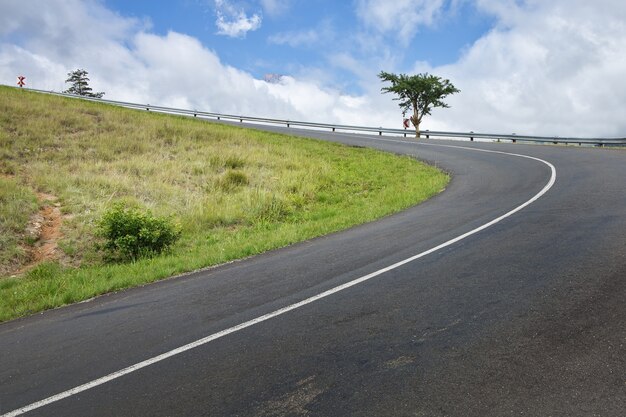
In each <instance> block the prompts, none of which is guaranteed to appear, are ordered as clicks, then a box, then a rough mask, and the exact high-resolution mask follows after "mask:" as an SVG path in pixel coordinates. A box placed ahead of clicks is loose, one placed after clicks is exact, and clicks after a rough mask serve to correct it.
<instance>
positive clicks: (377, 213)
mask: <svg viewBox="0 0 626 417" xmlns="http://www.w3.org/2000/svg"><path fill="white" fill-rule="evenodd" d="M447 181H448V176H447V175H445V174H443V173H441V172H439V171H437V170H436V169H434V168H432V167H429V166H425V165H423V164H421V163H418V162H417V161H415V160H412V159H410V158H406V157H397V156H393V155H389V154H384V153H381V152H377V151H373V150H369V149H357V148H350V147H345V146H341V145H336V144H331V143H326V142H321V141H314V140H309V139H302V138H296V137H291V136H286V135H280V134H273V133H266V132H259V131H254V130H247V129H242V128H236V127H230V126H225V125H220V124H214V123H208V122H205V121H201V120H194V119H188V118H183V117H176V116H168V115H159V114H151V113H143V112H138V111H133V110H128V109H122V108H117V107H113V106H108V105H103V104H96V103H90V102H84V101H81V100H74V99H67V98H60V97H54V96H47V95H42V94H37V93H32V92H28V91H21V90H17V89H13V88H8V87H0V236H2V238H1V240H0V243H1V247H0V276H4V278H1V279H0V320H7V319H10V318H13V317H17V316H21V315H25V314H29V313H32V312H35V311H39V310H42V309H45V308H50V307H55V306H59V305H63V304H66V303H71V302H75V301H79V300H83V299H86V298H89V297H92V296H94V295H97V294H102V293H105V292H109V291H115V290H118V289H121V288H127V287H129V286H133V285H139V284H143V283H146V282H150V281H154V280H157V279H161V278H165V277H168V276H171V275H174V274H178V273H182V272H186V271H191V270H195V269H198V268H202V267H206V266H210V265H216V264H219V263H223V262H227V261H230V260H233V259H238V258H242V257H245V256H249V255H253V254H257V253H261V252H263V251H266V250H270V249H274V248H278V247H281V246H285V245H288V244H292V243H294V242H298V241H302V240H306V239H310V238H312V237H315V236H319V235H322V234H327V233H330V232H334V231H337V230H341V229H344V228H347V227H350V226H353V225H356V224H359V223H363V222H367V221H371V220H374V219H376V218H379V217H381V216H385V215H387V214H390V213H393V212H397V211H399V210H402V209H404V208H407V207H409V206H411V205H415V204H417V203H419V202H421V201H423V200H424V199H426V198H428V197H430V196H432V195H434V194H436V193H438V192H440V191H441V190H442V189H443V188H444V187H445V185H446V183H447ZM120 202H121V203H123V204H126V205H129V206H137V207H140V208H143V209H150V210H151V211H152V212H153V213H155V214H157V215H165V216H173V217H175V218H176V219H177V220H178V221H179V222H180V224H181V225H182V230H183V234H182V236H183V237H182V239H181V241H180V242H179V243H178V244H177V245H176V246H175V247H173V248H172V250H171V251H170V252H169V253H167V254H165V255H162V256H160V257H157V258H152V259H144V260H139V261H137V262H134V263H125V264H111V263H107V262H106V259H105V257H104V256H103V253H102V252H101V251H100V250H99V243H100V242H99V241H98V238H97V237H96V235H95V230H96V224H97V221H98V219H100V217H101V216H102V214H103V213H104V212H105V211H106V210H107V209H109V208H110V207H111V206H113V205H114V204H115V203H120Z"/></svg>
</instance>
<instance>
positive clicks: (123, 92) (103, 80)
mask: <svg viewBox="0 0 626 417" xmlns="http://www.w3.org/2000/svg"><path fill="white" fill-rule="evenodd" d="M19 10H20V7H17V6H15V7H13V6H10V5H7V4H6V3H3V4H2V5H0V28H3V29H0V30H3V32H2V35H3V39H2V40H0V82H2V83H5V84H9V85H14V84H15V77H16V76H17V75H18V74H22V73H23V74H24V75H26V76H27V85H28V86H29V87H32V88H39V89H46V90H55V91H61V90H63V89H65V88H66V86H65V84H64V80H65V79H66V78H67V75H66V74H67V72H68V71H70V70H73V69H75V68H85V69H87V70H88V71H89V76H90V78H91V83H90V84H91V86H92V87H93V88H94V90H97V91H105V92H106V98H109V99H112V100H123V101H130V102H137V103H150V104H159V105H164V106H172V107H180V108H189V109H198V110H206V111H215V112H223V113H232V114H243V115H253V116H265V117H275V118H288V119H292V120H316V121H322V122H331V123H332V122H335V123H338V122H346V123H348V122H349V123H356V122H359V123H365V122H366V121H368V118H367V116H366V115H367V114H368V113H370V112H374V111H375V108H369V109H366V108H364V107H362V108H356V107H355V106H354V103H355V102H358V101H359V100H360V98H359V97H358V96H351V95H347V94H343V93H341V92H340V91H339V90H336V89H331V88H322V87H320V86H318V85H317V84H316V83H314V82H311V81H308V82H307V81H301V80H296V79H294V78H292V77H285V79H284V80H283V82H281V83H280V84H269V83H266V82H264V81H262V80H258V79H255V78H254V77H253V76H252V75H250V74H249V73H247V72H245V71H241V70H239V69H237V68H234V67H232V66H229V65H226V64H224V63H223V62H222V61H221V60H220V58H219V56H217V54H216V53H215V52H213V51H211V50H209V49H207V48H206V47H205V46H204V45H202V44H201V43H200V41H198V40H197V39H195V38H193V37H190V36H187V35H184V34H181V33H176V32H169V33H168V34H166V35H164V36H161V35H156V34H154V33H150V31H149V30H147V29H146V26H145V25H144V24H143V23H142V22H139V21H136V20H133V19H127V18H124V17H121V16H118V15H116V14H114V13H110V12H108V11H107V10H106V9H105V8H104V7H103V6H102V4H101V3H99V2H95V1H94V2H85V1H80V0H57V1H52V0H51V1H47V2H44V3H41V4H39V5H37V11H38V12H37V13H33V14H30V13H28V12H23V13H21V12H20V13H18V12H19ZM14 11H15V12H16V13H13V12H14ZM103 13H104V14H106V18H107V25H110V26H109V27H117V28H118V29H119V30H117V31H107V30H102V31H99V30H95V31H94V30H92V28H93V27H99V25H104V24H103V23H100V19H101V17H102V14H103ZM6 16H11V19H8V18H6ZM33 16H35V17H33ZM9 22H11V26H10V29H8V27H9V26H5V25H3V23H7V24H8V23H9ZM63 39H71V45H63V44H60V45H55V44H54V43H56V42H62V40H63ZM363 100H365V99H363ZM388 108H390V109H391V108H392V107H391V106H388ZM382 113H384V112H382ZM379 114H381V113H379ZM390 114H392V112H390Z"/></svg>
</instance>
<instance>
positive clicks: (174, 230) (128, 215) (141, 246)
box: [98, 203, 181, 261]
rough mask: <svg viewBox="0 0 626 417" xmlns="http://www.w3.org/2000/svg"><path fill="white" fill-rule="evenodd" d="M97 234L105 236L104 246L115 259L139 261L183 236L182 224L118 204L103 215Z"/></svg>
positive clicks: (157, 252)
mask: <svg viewBox="0 0 626 417" xmlns="http://www.w3.org/2000/svg"><path fill="white" fill-rule="evenodd" d="M98 229H99V230H98V234H99V235H100V236H101V237H103V238H105V239H106V243H105V244H104V249H106V250H107V251H108V252H109V255H111V259H112V260H116V259H120V260H133V261H134V260H137V259H138V258H141V257H147V256H153V255H156V254H159V253H161V252H163V251H164V250H166V249H168V248H169V247H170V246H171V245H173V244H174V243H175V242H176V241H177V240H178V239H179V238H180V235H181V229H180V225H178V224H177V223H175V222H174V221H172V219H171V218H168V217H155V216H153V215H152V213H151V212H150V211H141V210H140V209H138V208H135V207H132V208H126V207H124V205H123V204H119V203H118V204H116V205H115V206H113V208H112V209H110V210H108V211H107V212H105V213H104V215H103V216H102V219H101V220H100V222H99V224H98Z"/></svg>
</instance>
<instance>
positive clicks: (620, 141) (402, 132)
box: [25, 88, 626, 146]
mask: <svg viewBox="0 0 626 417" xmlns="http://www.w3.org/2000/svg"><path fill="white" fill-rule="evenodd" d="M25 90H28V91H34V92H38V93H45V94H52V95H57V96H63V97H70V98H78V99H83V100H88V101H94V102H98V103H106V104H112V105H115V106H121V107H126V108H131V109H138V110H144V111H154V112H158V113H167V114H178V115H184V116H193V117H203V118H209V119H215V120H225V121H236V122H240V123H243V122H251V123H264V124H275V125H284V126H287V127H292V126H293V127H305V128H312V129H320V130H330V131H332V132H337V131H343V132H366V133H378V135H379V136H382V135H383V134H388V135H398V136H404V137H407V135H408V136H413V135H414V133H413V131H412V130H406V129H393V128H385V127H367V126H351V125H339V124H328V123H315V122H302V121H294V120H283V119H269V118H263V117H253V116H241V115H233V114H222V113H212V112H205V111H198V110H186V109H176V108H171V107H163V106H153V105H150V104H138V103H128V102H124V101H115V100H107V99H101V98H93V97H84V96H77V95H73V94H65V93H58V92H55V91H46V90H37V89H32V88H28V89H25ZM421 135H422V136H423V137H426V138H427V139H429V138H431V137H433V138H461V139H469V140H470V141H474V140H475V139H482V140H491V141H508V142H512V143H517V142H526V143H553V144H578V145H581V146H582V145H592V146H626V138H577V137H558V136H529V135H517V134H510V135H503V134H495V133H475V132H441V131H432V130H425V131H422V132H421Z"/></svg>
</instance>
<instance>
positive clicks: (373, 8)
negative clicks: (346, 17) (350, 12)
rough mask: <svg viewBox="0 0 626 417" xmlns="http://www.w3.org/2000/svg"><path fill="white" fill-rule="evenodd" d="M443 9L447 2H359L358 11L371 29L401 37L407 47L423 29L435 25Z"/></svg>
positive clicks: (401, 0) (432, 0)
mask: <svg viewBox="0 0 626 417" xmlns="http://www.w3.org/2000/svg"><path fill="white" fill-rule="evenodd" d="M443 6H444V0H395V1H393V2H390V1H387V0H357V2H356V12H357V16H358V17H359V18H360V19H361V21H362V22H363V23H364V24H365V25H366V26H368V27H369V28H370V29H372V30H374V31H375V32H379V33H382V34H392V35H394V36H397V37H398V39H400V40H401V41H402V42H404V43H405V44H406V43H408V42H409V41H410V40H411V39H412V38H413V37H414V36H415V34H416V33H417V31H418V30H419V29H420V27H424V26H431V25H433V24H434V23H435V21H436V19H437V17H438V16H439V15H440V13H441V12H442V8H443Z"/></svg>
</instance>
